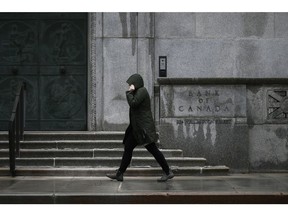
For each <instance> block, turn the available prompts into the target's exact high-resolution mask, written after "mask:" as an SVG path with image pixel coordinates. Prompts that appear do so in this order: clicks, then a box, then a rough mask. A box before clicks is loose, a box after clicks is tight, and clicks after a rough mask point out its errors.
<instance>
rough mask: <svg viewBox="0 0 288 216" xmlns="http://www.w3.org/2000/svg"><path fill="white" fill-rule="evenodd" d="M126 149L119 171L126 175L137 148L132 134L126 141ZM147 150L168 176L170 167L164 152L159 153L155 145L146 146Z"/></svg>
mask: <svg viewBox="0 0 288 216" xmlns="http://www.w3.org/2000/svg"><path fill="white" fill-rule="evenodd" d="M124 145H125V148H124V153H123V156H122V161H121V165H120V168H119V171H120V172H121V173H124V172H125V171H126V169H127V167H128V166H129V164H130V162H131V159H132V153H133V150H134V148H135V147H136V146H137V142H136V140H135V138H134V136H133V134H132V133H129V134H128V137H127V139H126V140H125V143H124ZM145 148H146V149H147V150H148V151H149V152H150V153H151V154H152V155H153V156H154V158H155V159H156V161H157V162H158V163H159V165H160V166H161V168H162V170H163V171H164V172H165V173H166V174H167V175H168V174H169V166H168V164H167V161H166V159H165V157H164V155H163V154H162V152H160V151H159V149H158V148H157V146H156V144H155V143H150V144H148V145H146V146H145Z"/></svg>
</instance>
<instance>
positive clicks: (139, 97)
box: [126, 88, 146, 108]
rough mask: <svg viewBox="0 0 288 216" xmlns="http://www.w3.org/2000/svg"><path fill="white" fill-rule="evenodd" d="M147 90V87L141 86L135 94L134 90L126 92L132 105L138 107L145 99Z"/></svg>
mask: <svg viewBox="0 0 288 216" xmlns="http://www.w3.org/2000/svg"><path fill="white" fill-rule="evenodd" d="M145 96H146V91H145V88H140V89H138V90H137V91H136V93H135V94H133V91H127V92H126V98H127V102H128V104H129V106H130V107H132V108H135V107H138V106H139V105H140V104H141V103H142V102H143V100H144V99H145Z"/></svg>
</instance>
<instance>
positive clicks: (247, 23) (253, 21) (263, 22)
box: [242, 13, 268, 37]
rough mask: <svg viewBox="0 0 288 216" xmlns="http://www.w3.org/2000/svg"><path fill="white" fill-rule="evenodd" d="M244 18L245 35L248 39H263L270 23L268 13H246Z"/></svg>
mask: <svg viewBox="0 0 288 216" xmlns="http://www.w3.org/2000/svg"><path fill="white" fill-rule="evenodd" d="M242 17H243V28H244V29H243V33H244V35H245V36H246V37H249V36H257V37H262V36H263V35H264V33H265V28H266V26H267V22H268V15H267V14H266V13H245V14H243V15H242Z"/></svg>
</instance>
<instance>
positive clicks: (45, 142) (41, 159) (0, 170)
mask: <svg viewBox="0 0 288 216" xmlns="http://www.w3.org/2000/svg"><path fill="white" fill-rule="evenodd" d="M123 136H124V132H82V131H80V132H77V131H72V132H61V131H60V132H37V131H36V132H34V131H28V132H25V135H24V141H21V142H20V157H18V158H17V159H16V171H17V173H16V174H17V175H44V176H45V175H48V176H49V175H57V176H69V175H73V176H74V175H75V176H78V175H80V176H81V175H83V176H87V175H93V176H103V175H105V174H106V173H107V172H110V171H115V170H116V169H117V167H119V165H120V162H121V158H122V154H123V144H122V139H123ZM158 146H159V147H160V149H161V152H162V153H163V154H164V155H165V157H166V160H167V162H168V164H169V165H170V166H171V167H172V169H173V170H174V172H176V174H177V175H200V174H205V175H206V174H209V175H213V173H214V174H215V175H216V174H217V175H225V174H227V173H228V171H229V168H228V167H226V166H207V162H206V159H205V158H201V157H199V158H193V157H184V156H183V155H184V154H183V151H182V150H181V149H165V148H161V145H160V144H159V143H158ZM8 167H9V150H8V133H7V132H0V175H9V169H8ZM127 174H128V175H132V176H133V175H144V176H145V175H147V176H149V175H156V174H157V175H158V174H159V175H161V174H162V170H161V168H160V167H159V164H158V163H157V162H156V160H155V159H154V157H153V156H152V155H151V154H150V153H149V152H148V151H147V150H146V149H145V148H144V147H137V148H135V150H134V152H133V158H132V161H131V164H130V167H129V169H128V170H127Z"/></svg>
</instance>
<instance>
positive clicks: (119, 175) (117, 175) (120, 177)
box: [106, 170, 123, 181]
mask: <svg viewBox="0 0 288 216" xmlns="http://www.w3.org/2000/svg"><path fill="white" fill-rule="evenodd" d="M106 176H107V177H108V178H110V179H115V180H117V181H123V173H122V172H120V171H119V170H116V173H113V174H106Z"/></svg>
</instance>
